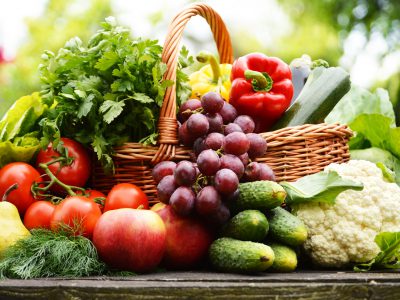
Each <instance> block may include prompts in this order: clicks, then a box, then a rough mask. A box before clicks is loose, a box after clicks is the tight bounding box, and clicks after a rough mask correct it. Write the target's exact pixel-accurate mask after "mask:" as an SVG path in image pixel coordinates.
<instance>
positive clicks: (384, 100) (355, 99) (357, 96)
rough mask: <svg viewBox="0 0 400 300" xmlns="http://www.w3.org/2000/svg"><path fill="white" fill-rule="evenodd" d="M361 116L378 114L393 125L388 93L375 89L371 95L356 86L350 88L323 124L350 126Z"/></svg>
mask: <svg viewBox="0 0 400 300" xmlns="http://www.w3.org/2000/svg"><path fill="white" fill-rule="evenodd" d="M361 114H380V115H383V116H386V117H388V118H390V123H391V125H394V124H395V115H394V110H393V105H392V103H391V102H390V99H389V94H388V92H387V91H386V90H384V89H377V90H376V91H375V93H371V92H369V91H368V90H366V89H363V88H361V87H357V86H352V87H351V89H350V91H349V92H348V93H347V94H346V95H345V96H344V97H343V98H342V99H341V100H340V101H339V102H338V104H337V105H336V106H335V107H334V108H333V110H332V111H331V112H330V113H329V115H328V116H327V117H326V118H325V122H327V123H336V122H339V123H341V124H350V123H351V122H353V121H354V120H355V119H356V118H357V117H358V116H359V115H361Z"/></svg>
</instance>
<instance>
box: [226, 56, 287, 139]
mask: <svg viewBox="0 0 400 300" xmlns="http://www.w3.org/2000/svg"><path fill="white" fill-rule="evenodd" d="M231 81H232V88H231V92H230V99H229V103H230V104H232V105H233V106H234V107H235V108H236V109H237V110H238V112H239V114H241V115H249V116H251V117H252V118H253V119H254V121H255V123H256V129H255V131H256V132H264V131H267V130H268V129H269V128H270V127H271V126H272V125H273V124H274V123H275V122H276V121H277V120H278V119H279V118H280V117H281V116H282V114H283V113H284V112H285V111H286V109H287V108H288V107H289V105H290V100H291V99H292V96H293V83H292V73H291V71H290V68H289V66H288V65H287V64H286V63H284V62H283V61H282V60H280V59H279V58H277V57H268V56H266V55H264V54H262V53H250V54H248V55H245V56H242V57H239V58H238V59H237V60H235V62H234V63H233V66H232V73H231Z"/></svg>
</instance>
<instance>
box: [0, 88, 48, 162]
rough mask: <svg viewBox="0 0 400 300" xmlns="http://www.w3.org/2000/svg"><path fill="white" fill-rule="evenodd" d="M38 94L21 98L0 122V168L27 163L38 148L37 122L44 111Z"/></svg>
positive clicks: (44, 107) (45, 107)
mask: <svg viewBox="0 0 400 300" xmlns="http://www.w3.org/2000/svg"><path fill="white" fill-rule="evenodd" d="M46 109H47V106H46V105H44V104H43V102H42V100H41V98H40V96H39V93H33V94H32V95H28V96H23V97H21V98H20V99H18V100H17V101H16V102H15V103H14V105H13V106H12V107H11V108H10V109H9V110H8V111H7V113H6V114H5V115H4V117H3V119H2V120H1V121H0V168H1V167H3V166H4V165H6V164H8V163H10V162H14V161H24V162H29V161H30V160H31V159H32V157H33V156H34V155H35V153H36V152H37V151H38V150H39V148H40V142H39V126H38V121H39V118H40V117H41V116H42V114H43V113H44V112H45V111H46Z"/></svg>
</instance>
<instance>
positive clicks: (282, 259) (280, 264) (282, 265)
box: [270, 243, 297, 272]
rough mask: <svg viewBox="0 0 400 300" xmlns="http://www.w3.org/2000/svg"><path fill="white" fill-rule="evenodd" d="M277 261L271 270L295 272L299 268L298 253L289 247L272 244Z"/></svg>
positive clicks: (275, 260)
mask: <svg viewBox="0 0 400 300" xmlns="http://www.w3.org/2000/svg"><path fill="white" fill-rule="evenodd" d="M270 247H271V248H272V250H273V251H274V254H275V259H274V263H273V264H272V266H271V270H273V271H276V272H293V271H294V270H295V269H296V267H297V255H296V252H295V251H294V250H293V249H291V248H289V247H288V246H285V245H281V244H276V243H274V244H271V245H270Z"/></svg>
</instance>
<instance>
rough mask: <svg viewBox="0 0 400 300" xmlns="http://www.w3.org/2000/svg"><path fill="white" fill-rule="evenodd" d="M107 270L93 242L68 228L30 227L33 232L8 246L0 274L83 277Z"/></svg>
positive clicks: (18, 276)
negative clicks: (51, 229)
mask: <svg viewBox="0 0 400 300" xmlns="http://www.w3.org/2000/svg"><path fill="white" fill-rule="evenodd" d="M107 272H108V269H107V267H106V265H105V264H104V263H103V262H101V261H100V260H99V257H98V254H97V251H96V248H95V247H94V245H93V243H92V242H91V241H90V240H89V239H87V238H85V237H83V236H79V235H78V236H74V235H73V234H71V231H70V230H66V229H62V230H60V231H58V232H52V231H49V230H45V229H36V230H32V235H31V236H30V237H28V238H26V239H21V240H19V241H18V242H17V243H15V244H14V245H13V246H11V247H10V248H8V249H7V251H6V252H5V253H4V256H3V258H2V260H1V261H0V278H20V279H31V278H43V277H83V276H95V275H103V274H106V273H107Z"/></svg>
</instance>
